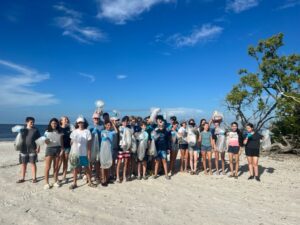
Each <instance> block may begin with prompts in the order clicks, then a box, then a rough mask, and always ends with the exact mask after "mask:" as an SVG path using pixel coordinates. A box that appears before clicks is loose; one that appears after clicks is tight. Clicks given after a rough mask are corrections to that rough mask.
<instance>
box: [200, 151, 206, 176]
mask: <svg viewBox="0 0 300 225" xmlns="http://www.w3.org/2000/svg"><path fill="white" fill-rule="evenodd" d="M201 155H202V165H203V170H204V173H205V174H207V169H206V152H205V151H201Z"/></svg>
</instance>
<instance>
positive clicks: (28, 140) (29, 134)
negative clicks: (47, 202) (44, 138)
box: [17, 117, 41, 183]
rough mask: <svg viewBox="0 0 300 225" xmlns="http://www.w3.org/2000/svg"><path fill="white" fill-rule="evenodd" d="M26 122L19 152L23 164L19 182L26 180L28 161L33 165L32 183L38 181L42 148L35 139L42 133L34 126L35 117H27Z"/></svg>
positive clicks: (22, 130)
mask: <svg viewBox="0 0 300 225" xmlns="http://www.w3.org/2000/svg"><path fill="white" fill-rule="evenodd" d="M25 122H26V125H25V127H24V128H23V129H21V130H20V133H21V137H22V145H21V149H20V154H19V163H20V164H21V176H22V178H21V179H20V180H18V181H17V183H23V182H25V174H26V168H27V164H28V163H30V164H31V167H32V183H36V182H37V180H36V162H37V153H39V151H40V149H39V147H37V145H36V143H35V141H36V140H37V139H38V138H39V137H40V136H41V135H40V132H39V131H38V129H36V128H35V127H34V122H35V119H34V118H33V117H27V118H26V120H25Z"/></svg>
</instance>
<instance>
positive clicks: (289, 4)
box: [277, 0, 300, 10]
mask: <svg viewBox="0 0 300 225" xmlns="http://www.w3.org/2000/svg"><path fill="white" fill-rule="evenodd" d="M299 5H300V0H286V1H285V2H284V3H283V4H282V5H281V6H279V7H278V8H277V10H283V9H288V8H293V7H295V6H299Z"/></svg>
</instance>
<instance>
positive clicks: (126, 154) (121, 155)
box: [118, 151, 130, 159]
mask: <svg viewBox="0 0 300 225" xmlns="http://www.w3.org/2000/svg"><path fill="white" fill-rule="evenodd" d="M129 158H130V151H124V152H123V151H119V153H118V159H129Z"/></svg>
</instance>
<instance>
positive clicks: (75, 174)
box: [73, 168, 78, 187]
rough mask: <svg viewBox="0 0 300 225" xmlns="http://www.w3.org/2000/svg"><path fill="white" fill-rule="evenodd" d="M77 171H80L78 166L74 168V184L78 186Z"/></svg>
mask: <svg viewBox="0 0 300 225" xmlns="http://www.w3.org/2000/svg"><path fill="white" fill-rule="evenodd" d="M77 173H78V168H75V169H74V170H73V186H74V187H77Z"/></svg>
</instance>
